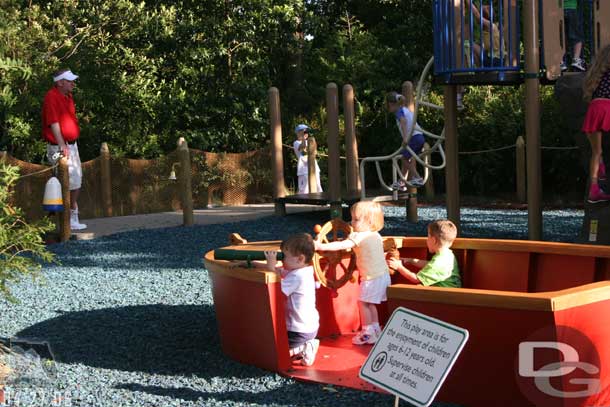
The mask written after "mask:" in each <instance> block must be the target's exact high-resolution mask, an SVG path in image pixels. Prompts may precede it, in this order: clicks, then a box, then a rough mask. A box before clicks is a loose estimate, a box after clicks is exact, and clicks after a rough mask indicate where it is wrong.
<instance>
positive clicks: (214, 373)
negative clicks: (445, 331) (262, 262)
mask: <svg viewBox="0 0 610 407" xmlns="http://www.w3.org/2000/svg"><path fill="white" fill-rule="evenodd" d="M419 213H420V221H419V222H418V223H417V224H415V225H411V224H408V223H407V222H406V221H405V220H404V219H405V212H404V208H397V207H389V208H386V227H385V229H384V230H383V231H382V234H385V235H411V236H413V235H417V236H424V235H425V230H426V224H427V223H428V222H429V221H431V220H433V219H437V218H440V217H445V216H446V212H445V210H444V209H443V208H439V207H430V208H421V209H420V212H419ZM582 216H583V213H582V211H578V210H564V211H558V210H556V211H548V212H545V213H544V228H545V235H544V238H545V239H546V240H554V241H564V242H572V241H574V240H575V239H576V237H577V235H578V233H579V230H580V226H581V222H582ZM327 219H328V212H312V213H305V214H298V215H290V216H287V217H284V218H263V219H260V220H256V221H246V222H238V223H228V224H221V225H207V226H193V227H177V228H165V229H154V230H140V231H134V232H126V233H120V234H116V235H112V236H107V237H103V238H100V239H96V240H90V241H71V242H67V243H63V244H57V245H53V246H51V250H53V251H54V252H55V253H56V254H57V258H58V259H59V260H60V262H61V264H59V265H58V264H55V265H47V266H45V267H44V274H45V276H46V279H45V281H44V282H43V283H42V284H40V283H36V282H31V281H24V282H22V283H20V284H18V285H15V286H14V287H13V293H14V295H15V296H16V297H17V298H18V299H19V303H18V304H10V303H6V302H4V301H2V300H0V309H1V310H2V312H1V313H0V336H3V337H13V336H18V337H24V338H37V339H44V340H48V341H49V343H50V344H51V347H52V350H53V352H54V354H55V357H56V360H57V363H56V368H57V375H56V377H53V379H52V380H51V381H50V383H48V384H46V385H45V386H44V387H40V386H34V385H27V384H23V385H22V386H21V387H19V388H15V389H13V393H12V394H13V397H14V398H13V402H12V404H9V405H13V406H28V407H33V406H45V407H47V406H49V405H55V406H113V407H116V406H155V407H158V406H181V407H186V406H312V407H313V406H328V405H334V406H366V407H371V406H390V405H393V397H391V396H388V395H381V394H375V393H365V392H359V391H354V390H349V389H344V388H338V387H330V386H322V385H315V384H307V383H300V382H296V381H293V380H290V379H287V378H284V377H281V376H279V375H277V374H273V373H269V372H267V371H263V370H261V369H257V368H254V367H251V366H246V365H242V364H239V363H237V362H234V361H232V360H230V359H228V358H227V357H225V356H224V355H223V353H222V351H221V349H220V344H219V338H218V334H217V329H216V321H215V315H214V308H213V303H212V298H211V290H210V283H209V279H208V275H207V273H206V272H205V270H204V268H203V265H202V256H203V254H204V253H205V252H207V251H208V250H212V249H214V248H216V247H219V246H224V245H226V244H227V243H226V242H227V236H228V234H229V233H230V232H239V233H240V234H241V235H242V236H244V237H245V238H246V239H248V240H273V239H282V238H285V237H286V236H288V235H290V234H292V233H294V232H297V231H311V230H312V229H313V225H315V224H316V223H323V222H324V221H325V220H327ZM462 225H463V233H462V235H463V236H467V237H494V238H517V239H522V238H527V212H524V211H516V210H477V209H468V208H465V209H463V210H462ZM53 400H54V401H55V403H56V404H52V401H53ZM401 405H406V403H405V402H402V403H401ZM434 405H435V406H437V407H440V406H450V404H445V403H436V404H434Z"/></svg>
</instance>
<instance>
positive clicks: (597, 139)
mask: <svg viewBox="0 0 610 407" xmlns="http://www.w3.org/2000/svg"><path fill="white" fill-rule="evenodd" d="M587 138H588V139H589V143H590V144H591V160H590V161H589V177H590V180H591V185H590V186H589V197H588V200H589V202H591V203H594V202H598V201H607V200H609V199H610V195H607V194H605V193H603V191H602V190H600V188H599V185H598V180H599V177H598V176H599V169H600V165H602V164H601V157H602V133H601V132H600V131H596V132H594V133H588V134H587ZM604 170H605V168H604ZM604 175H605V174H604Z"/></svg>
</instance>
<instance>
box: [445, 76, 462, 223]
mask: <svg viewBox="0 0 610 407" xmlns="http://www.w3.org/2000/svg"><path fill="white" fill-rule="evenodd" d="M444 93H445V112H444V113H445V154H446V165H445V201H446V202H447V218H448V219H449V220H450V221H452V222H453V223H455V226H456V227H457V229H458V232H459V231H460V229H461V227H460V181H459V180H460V174H459V162H458V139H457V136H458V135H457V126H458V124H457V86H455V85H446V86H445V92H444Z"/></svg>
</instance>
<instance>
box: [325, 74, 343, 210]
mask: <svg viewBox="0 0 610 407" xmlns="http://www.w3.org/2000/svg"><path fill="white" fill-rule="evenodd" d="M326 117H327V129H328V138H327V142H328V195H329V200H330V217H331V218H340V217H341V215H342V211H341V163H340V156H339V100H338V88H337V84H336V83H332V82H331V83H329V84H328V85H326Z"/></svg>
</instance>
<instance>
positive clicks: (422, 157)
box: [360, 57, 446, 200]
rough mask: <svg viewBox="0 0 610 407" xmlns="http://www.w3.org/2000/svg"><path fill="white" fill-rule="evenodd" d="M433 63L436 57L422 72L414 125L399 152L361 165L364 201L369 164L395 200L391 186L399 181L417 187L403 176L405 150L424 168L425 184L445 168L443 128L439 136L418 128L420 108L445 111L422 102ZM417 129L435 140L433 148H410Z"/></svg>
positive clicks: (362, 197)
mask: <svg viewBox="0 0 610 407" xmlns="http://www.w3.org/2000/svg"><path fill="white" fill-rule="evenodd" d="M433 63H434V57H432V58H430V60H429V61H428V63H427V64H426V66H425V67H424V70H423V71H422V73H421V76H420V78H419V82H418V83H417V90H416V94H415V108H414V112H413V125H412V126H411V128H410V130H409V134H408V135H407V137H406V138H405V139H406V140H405V141H404V142H403V143H402V144H401V146H400V148H398V150H396V151H395V152H393V153H392V154H390V155H384V156H379V157H367V158H363V159H362V162H361V165H360V183H361V185H362V189H361V191H360V195H361V199H363V200H364V199H366V187H365V185H366V183H365V167H366V164H367V163H375V167H376V169H377V176H378V178H379V182H380V183H381V185H382V187H383V188H384V189H386V190H388V191H392V192H393V194H394V198H396V199H397V198H398V191H397V190H395V189H394V188H392V187H391V186H390V185H391V184H394V183H396V182H397V181H398V180H401V181H403V182H404V183H405V185H407V186H408V187H415V185H413V184H411V182H410V181H409V180H407V175H406V174H403V172H402V170H401V168H400V159H401V157H402V152H403V151H404V150H406V151H408V152H409V153H411V156H412V157H413V158H414V159H415V160H416V161H417V162H418V163H419V164H420V165H421V166H422V167H423V168H424V175H423V183H424V184H425V183H426V182H427V181H428V177H429V170H440V169H443V168H445V164H446V159H445V151H444V150H443V141H444V140H445V129H444V128H443V131H442V132H441V134H440V135H438V134H434V133H431V132H429V131H427V130H425V129H423V128H421V127H419V126H417V112H418V110H419V107H420V106H424V107H427V108H430V109H435V110H443V109H444V108H443V106H439V105H436V104H434V103H430V102H426V101H423V100H421V99H422V89H423V84H424V81H425V79H426V78H427V77H428V74H429V72H430V69H431V68H432V65H433ZM416 129H417V131H418V132H422V133H423V134H424V136H426V137H429V138H430V139H432V140H434V143H432V146H431V147H430V148H427V149H422V150H421V151H417V152H416V151H413V150H412V149H411V147H410V146H409V141H410V140H411V137H412V136H413V133H414V131H415V130H416ZM399 130H400V126H399ZM401 132H402V130H401ZM434 152H438V153H439V155H440V157H441V163H440V164H438V165H433V164H431V162H430V156H431V155H432V153H434ZM386 161H390V162H391V164H392V183H391V184H390V185H388V184H387V183H386V182H385V180H384V178H383V175H382V173H381V163H383V162H386Z"/></svg>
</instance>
